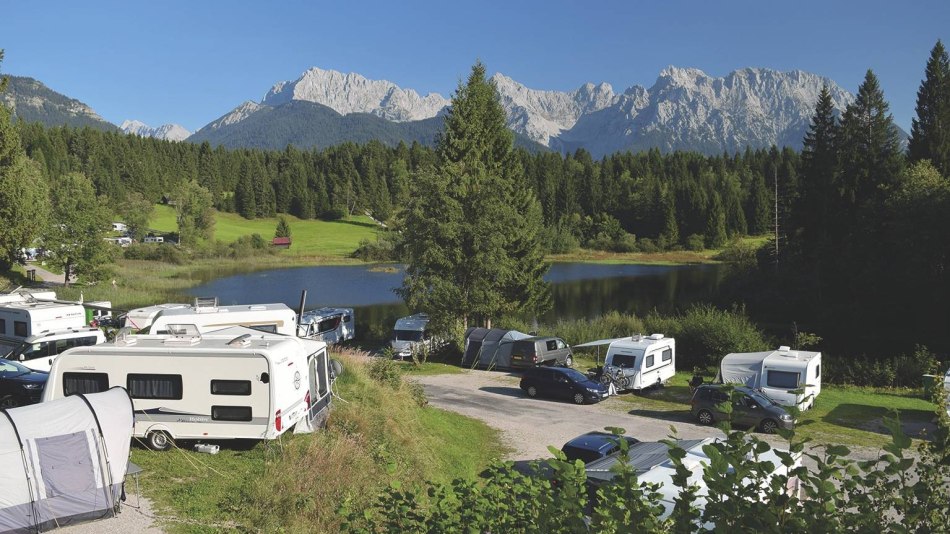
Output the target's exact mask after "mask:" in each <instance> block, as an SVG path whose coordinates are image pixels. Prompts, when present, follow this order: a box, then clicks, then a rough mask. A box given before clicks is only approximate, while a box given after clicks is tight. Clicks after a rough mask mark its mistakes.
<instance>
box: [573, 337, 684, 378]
mask: <svg viewBox="0 0 950 534" xmlns="http://www.w3.org/2000/svg"><path fill="white" fill-rule="evenodd" d="M603 345H607V357H606V358H605V359H604V372H606V373H619V374H620V375H622V380H620V381H619V382H620V385H621V387H622V389H629V390H635V391H639V390H642V389H646V388H649V387H653V386H659V385H662V384H664V383H666V381H668V380H669V379H671V378H673V375H675V374H676V340H675V339H673V338H671V337H665V336H664V335H663V334H652V335H649V336H641V335H636V336H631V337H622V338H617V339H601V340H599V341H591V342H588V343H582V344H580V345H574V348H575V349H576V348H583V347H596V346H603ZM617 382H618V381H617V380H615V381H614V383H615V384H616V383H617ZM624 382H626V384H625V385H624Z"/></svg>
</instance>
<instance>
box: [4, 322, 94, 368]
mask: <svg viewBox="0 0 950 534" xmlns="http://www.w3.org/2000/svg"><path fill="white" fill-rule="evenodd" d="M105 342H106V336H105V335H104V334H103V333H102V330H99V329H98V328H93V327H89V326H84V327H82V328H68V329H65V330H53V331H52V332H43V333H41V334H39V335H36V336H30V337H28V338H25V339H20V338H16V337H3V336H0V356H2V357H3V358H5V359H7V360H14V361H18V362H20V363H21V364H23V365H25V366H27V367H29V368H30V369H33V370H34V371H47V372H48V371H49V370H50V367H52V365H53V361H54V360H55V359H56V358H57V356H58V355H59V354H62V353H63V352H65V351H67V350H68V349H71V348H73V347H86V346H89V345H98V344H99V343H105Z"/></svg>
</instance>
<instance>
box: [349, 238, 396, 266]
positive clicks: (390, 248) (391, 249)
mask: <svg viewBox="0 0 950 534" xmlns="http://www.w3.org/2000/svg"><path fill="white" fill-rule="evenodd" d="M353 257H354V258H359V259H361V260H363V261H396V260H397V259H398V257H397V254H396V247H395V245H394V244H393V242H392V241H389V240H377V241H376V242H373V241H370V240H369V239H361V240H360V245H359V246H358V247H356V250H355V251H353Z"/></svg>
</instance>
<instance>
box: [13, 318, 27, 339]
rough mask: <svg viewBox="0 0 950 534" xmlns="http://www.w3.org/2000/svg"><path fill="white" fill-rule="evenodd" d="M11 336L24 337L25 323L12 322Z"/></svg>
mask: <svg viewBox="0 0 950 534" xmlns="http://www.w3.org/2000/svg"><path fill="white" fill-rule="evenodd" d="M13 335H15V336H17V337H26V323H24V322H23V321H13Z"/></svg>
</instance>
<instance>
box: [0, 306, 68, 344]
mask: <svg viewBox="0 0 950 534" xmlns="http://www.w3.org/2000/svg"><path fill="white" fill-rule="evenodd" d="M84 326H86V310H85V308H83V306H82V304H79V303H75V302H74V303H66V302H46V301H38V300H21V301H14V302H0V336H6V337H11V338H19V339H20V340H25V339H26V338H28V337H32V336H36V335H38V334H41V333H43V332H52V331H55V330H63V329H66V328H82V327H84Z"/></svg>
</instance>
